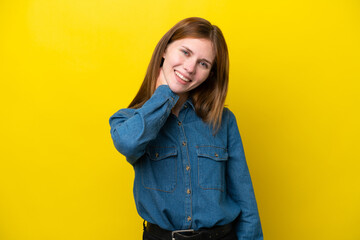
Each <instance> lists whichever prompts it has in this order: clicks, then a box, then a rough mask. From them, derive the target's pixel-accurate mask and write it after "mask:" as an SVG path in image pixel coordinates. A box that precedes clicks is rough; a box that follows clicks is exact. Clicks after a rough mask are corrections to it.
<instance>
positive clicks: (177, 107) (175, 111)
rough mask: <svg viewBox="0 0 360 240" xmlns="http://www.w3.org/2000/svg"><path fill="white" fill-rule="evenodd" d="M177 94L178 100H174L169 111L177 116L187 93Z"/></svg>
mask: <svg viewBox="0 0 360 240" xmlns="http://www.w3.org/2000/svg"><path fill="white" fill-rule="evenodd" d="M178 95H179V100H178V101H177V102H176V104H175V106H174V107H173V108H172V110H171V112H172V113H173V114H174V115H175V116H177V117H178V116H179V112H180V110H181V107H182V105H183V104H184V103H185V102H186V100H187V98H188V96H189V94H188V93H185V94H178Z"/></svg>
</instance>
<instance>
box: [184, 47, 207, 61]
mask: <svg viewBox="0 0 360 240" xmlns="http://www.w3.org/2000/svg"><path fill="white" fill-rule="evenodd" d="M181 47H183V48H185V49H186V50H187V51H188V52H190V53H191V54H192V53H193V51H191V50H190V49H189V48H188V47H185V46H181ZM200 60H202V61H205V62H207V63H209V64H210V65H212V62H210V61H209V60H207V59H206V58H202V59H200Z"/></svg>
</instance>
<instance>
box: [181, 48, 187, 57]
mask: <svg viewBox="0 0 360 240" xmlns="http://www.w3.org/2000/svg"><path fill="white" fill-rule="evenodd" d="M181 52H182V53H183V54H185V55H186V56H188V55H189V52H188V51H186V50H184V49H182V50H181Z"/></svg>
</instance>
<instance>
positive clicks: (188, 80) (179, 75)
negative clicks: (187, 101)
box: [175, 71, 190, 82]
mask: <svg viewBox="0 0 360 240" xmlns="http://www.w3.org/2000/svg"><path fill="white" fill-rule="evenodd" d="M175 74H176V75H178V77H179V78H181V79H182V80H184V81H185V82H190V79H187V78H186V77H184V76H183V75H181V74H180V73H179V72H177V71H175Z"/></svg>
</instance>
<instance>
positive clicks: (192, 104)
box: [185, 97, 195, 111]
mask: <svg viewBox="0 0 360 240" xmlns="http://www.w3.org/2000/svg"><path fill="white" fill-rule="evenodd" d="M185 104H188V105H190V106H191V107H192V108H193V110H194V111H195V106H194V103H193V101H192V98H191V97H189V98H188V99H187V100H186V102H185Z"/></svg>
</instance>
